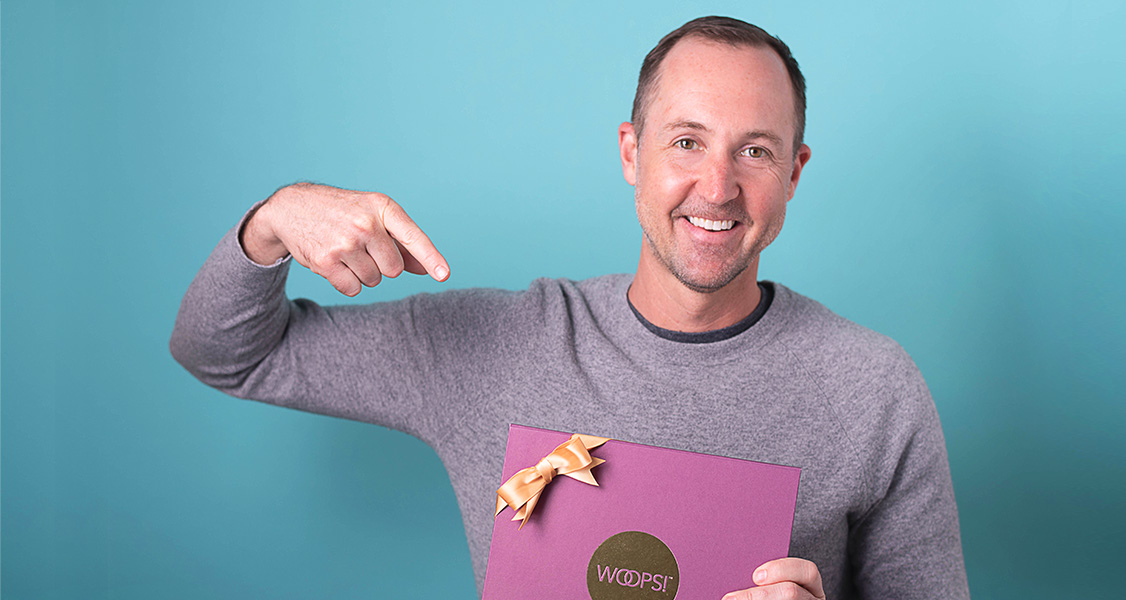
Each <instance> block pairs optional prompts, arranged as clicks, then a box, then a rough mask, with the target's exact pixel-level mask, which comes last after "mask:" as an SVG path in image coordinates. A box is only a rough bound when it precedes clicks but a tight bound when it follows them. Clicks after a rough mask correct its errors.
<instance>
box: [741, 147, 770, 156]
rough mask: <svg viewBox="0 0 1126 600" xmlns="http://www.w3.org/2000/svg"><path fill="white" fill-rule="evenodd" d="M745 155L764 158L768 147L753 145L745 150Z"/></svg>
mask: <svg viewBox="0 0 1126 600" xmlns="http://www.w3.org/2000/svg"><path fill="white" fill-rule="evenodd" d="M743 155H744V156H749V157H751V158H763V157H765V156H766V149H765V148H760V147H758V146H751V147H750V148H747V149H745V150H743Z"/></svg>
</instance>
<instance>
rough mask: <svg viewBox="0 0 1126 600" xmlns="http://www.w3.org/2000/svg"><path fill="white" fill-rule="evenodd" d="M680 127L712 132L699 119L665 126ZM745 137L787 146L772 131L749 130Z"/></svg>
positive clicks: (674, 129) (669, 128) (674, 122)
mask: <svg viewBox="0 0 1126 600" xmlns="http://www.w3.org/2000/svg"><path fill="white" fill-rule="evenodd" d="M678 129H695V130H697V131H703V132H706V133H710V132H711V130H710V129H708V126H707V125H704V124H703V123H700V122H697V121H687V120H683V121H673V122H672V123H669V124H668V125H666V126H665V130H666V131H676V130H678ZM743 138H744V139H748V140H767V141H769V142H772V143H773V144H774V145H776V146H778V147H785V145H786V142H785V141H784V140H783V139H782V137H781V136H779V135H778V134H776V133H774V132H771V131H762V130H755V131H748V132H747V133H744V134H743Z"/></svg>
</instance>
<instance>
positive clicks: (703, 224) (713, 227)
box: [688, 217, 735, 231]
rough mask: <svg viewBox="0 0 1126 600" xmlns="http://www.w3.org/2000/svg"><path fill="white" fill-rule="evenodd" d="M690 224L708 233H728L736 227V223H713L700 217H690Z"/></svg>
mask: <svg viewBox="0 0 1126 600" xmlns="http://www.w3.org/2000/svg"><path fill="white" fill-rule="evenodd" d="M688 222H689V223H691V224H693V225H695V226H696V227H700V228H702V229H707V230H708V231H727V230H728V229H731V228H732V227H734V226H735V221H711V220H708V219H701V218H700V217H688Z"/></svg>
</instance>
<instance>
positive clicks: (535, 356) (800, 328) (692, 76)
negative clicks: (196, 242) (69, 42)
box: [171, 17, 968, 600]
mask: <svg viewBox="0 0 1126 600" xmlns="http://www.w3.org/2000/svg"><path fill="white" fill-rule="evenodd" d="M804 120H805V83H804V79H803V78H802V75H801V72H800V70H799V69H798V65H797V62H796V61H795V60H794V59H793V58H792V56H791V55H790V51H789V49H788V48H787V47H786V46H785V44H783V43H782V42H780V41H779V40H777V39H776V38H773V37H772V36H770V35H769V34H767V33H766V32H764V31H762V30H761V29H759V28H757V27H754V26H753V25H749V24H747V23H744V22H742V21H737V20H734V19H728V18H721V17H706V18H702V19H697V20H695V21H692V22H690V23H687V24H686V25H684V26H683V27H681V28H680V29H678V30H676V31H674V32H673V33H671V34H669V35H668V36H666V37H665V38H664V39H663V40H662V41H661V42H660V43H659V44H658V45H657V47H655V48H654V49H653V51H652V52H650V53H649V55H648V56H647V57H646V59H645V62H644V64H643V66H642V71H641V77H640V78H639V83H638V90H637V95H636V97H635V101H634V110H633V115H632V120H631V122H629V123H623V124H622V125H621V126H620V127H619V129H618V140H619V146H620V153H621V163H622V170H623V174H624V176H625V178H626V180H627V181H628V182H629V183H630V184H631V185H633V186H634V187H635V202H636V205H637V215H638V220H639V221H640V223H641V227H642V231H643V232H644V237H643V239H642V248H641V256H640V260H639V261H638V268H637V272H636V274H634V275H632V276H631V275H607V276H603V277H597V278H594V279H589V280H585V281H579V282H574V281H568V280H547V279H540V280H537V281H535V282H533V283H532V284H531V286H530V287H529V288H528V289H527V290H525V291H523V292H505V291H498V290H460V291H451V292H446V293H443V294H434V295H421V296H415V297H411V298H407V299H405V300H401V301H397V302H386V303H375V304H370V305H366V306H347V307H322V306H319V305H317V304H314V303H312V302H309V301H306V300H297V301H291V300H288V299H287V298H286V297H285V277H286V273H287V270H288V268H289V265H290V262H291V261H290V260H289V258H290V257H292V258H293V259H294V260H296V261H297V262H298V263H300V264H302V265H305V266H307V267H309V268H311V269H312V270H313V271H315V272H317V273H319V274H320V275H322V276H324V277H325V278H327V279H328V280H329V281H330V282H331V283H332V284H333V285H334V286H335V287H336V288H337V289H338V290H340V291H341V292H343V293H345V294H348V295H355V294H357V293H359V291H360V290H361V288H362V286H369V287H370V286H375V285H376V284H378V283H379V282H380V280H381V279H382V277H384V276H387V277H396V276H398V275H399V274H400V273H402V272H403V271H404V270H407V271H410V272H414V273H428V274H430V276H432V277H434V278H435V279H437V280H439V281H442V280H445V279H446V278H447V277H448V276H449V266H448V264H447V263H446V260H445V259H444V258H443V257H442V255H441V254H440V253H439V252H438V250H437V249H436V248H435V246H434V245H433V244H432V243H431V242H430V240H429V238H427V236H426V235H425V234H424V233H423V232H422V230H421V229H419V228H418V226H417V225H415V224H414V223H413V221H411V219H410V218H409V217H408V216H407V214H406V212H404V211H403V209H402V208H401V207H400V206H399V205H398V204H396V203H395V202H394V201H393V200H391V199H390V198H388V197H387V196H385V195H383V194H379V193H368V192H355V191H349V190H342V189H337V188H332V187H328V186H320V185H312V184H296V185H293V186H288V187H285V188H283V189H281V190H279V191H277V192H276V193H275V194H274V195H273V196H271V197H270V198H269V199H268V200H267V201H265V202H264V203H260V204H259V205H256V206H255V207H253V208H252V209H251V211H250V212H249V213H248V215H247V217H245V218H244V219H243V221H242V222H241V223H240V224H239V225H238V226H236V227H234V228H233V229H232V230H231V231H230V232H228V234H227V235H226V236H225V237H224V238H223V240H222V241H220V243H219V245H218V247H216V249H215V251H214V252H213V253H212V255H211V257H210V258H209V259H208V261H207V263H206V264H205V265H204V267H203V268H202V269H201V271H200V273H199V275H197V277H196V279H195V281H193V283H192V285H191V287H190V288H189V289H188V292H187V294H186V295H185V297H184V301H183V303H182V304H181V309H180V314H179V316H178V318H177V322H176V328H175V331H174V332H173V338H172V343H171V346H172V351H173V354H174V355H175V357H176V358H177V360H179V361H180V362H181V364H183V365H184V366H185V367H186V368H188V369H189V370H190V371H191V372H192V373H193V374H195V375H196V376H197V377H199V378H200V379H201V380H203V381H204V382H206V383H208V384H209V385H213V386H215V387H217V388H219V389H222V390H224V391H226V392H228V393H230V394H233V395H235V396H238V397H242V398H252V399H255V400H260V401H264V402H270V403H274V404H278V405H282V406H288V407H292V408H298V409H301V410H307V411H311V412H318V413H323V414H329V415H334V416H339V417H344V418H350V419H356V420H361V421H366V422H370V423H378V424H381V425H386V426H389V427H394V428H396V429H400V430H402V431H406V432H408V433H410V434H412V435H415V436H417V437H419V438H420V439H422V440H424V441H425V442H426V443H427V444H429V445H430V446H431V447H433V448H434V449H435V451H436V452H437V453H438V454H439V456H440V457H441V458H442V460H443V463H444V464H445V465H446V467H447V469H448V470H449V474H450V481H451V483H452V484H453V487H454V490H455V492H456V494H457V497H458V502H459V506H460V508H461V511H462V516H463V520H464V522H465V527H466V533H467V537H468V540H469V544H470V550H471V552H472V555H473V564H474V568H475V572H476V575H477V583H478V586H480V585H481V583H482V581H483V577H484V572H485V561H486V558H487V554H488V545H489V536H490V532H491V529H492V522H493V507H494V506H495V503H494V499H495V490H496V488H497V486H498V483H499V482H498V481H497V477H498V474H499V473H500V471H501V464H502V462H503V455H504V448H505V436H506V434H507V430H508V426H509V424H510V423H521V424H527V425H535V426H539V427H544V428H549V429H556V430H562V431H579V432H584V433H591V434H597V435H600V436H607V437H612V438H617V439H622V440H630V441H634V442H639V443H644V444H652V445H659V446H666V447H673V448H679V449H684V450H690V451H696V452H705V453H709V454H719V455H724V456H732V457H737V458H744V459H751V460H757V461H764V462H772V463H779V464H786V465H794V466H799V467H801V468H802V481H801V485H800V488H799V492H798V502H797V507H796V513H795V517H794V525H793V536H792V542H791V546H790V557H789V558H783V559H779V560H775V561H771V562H768V563H766V564H765V565H761V566H759V567H757V568H756V569H754V570H753V571H751V572H748V573H747V574H746V582H747V589H744V590H732V591H731V593H730V594H728V595H727V596H726V598H727V599H728V600H736V599H748V598H755V599H766V598H825V597H829V598H898V599H904V598H934V597H942V598H964V597H968V588H967V585H966V578H965V570H964V565H963V560H962V551H961V542H960V538H959V532H958V519H957V510H956V507H955V503H954V495H953V490H952V487H951V482H950V473H949V467H948V464H947V459H946V449H945V445H944V441H943V436H942V430H941V427H940V425H939V421H938V415H937V413H936V411H935V407H934V403H933V401H932V400H931V397H930V394H929V392H928V391H927V388H926V385H925V383H924V382H923V380H922V377H921V376H920V375H919V373H918V370H917V369H916V368H915V365H914V363H913V362H912V361H911V359H910V358H909V357H908V356H907V355H906V354H905V353H904V352H903V350H902V349H901V348H900V347H899V346H898V345H897V344H896V343H895V342H894V341H892V340H890V339H888V338H886V337H883V336H881V335H879V334H876V333H874V332H871V331H869V330H867V329H864V328H862V327H860V326H858V325H856V324H853V323H850V322H848V321H847V320H845V319H842V318H841V317H838V316H837V315H835V314H833V313H832V312H830V311H829V310H828V309H826V308H825V307H823V306H821V305H820V304H818V303H816V302H814V301H813V300H810V299H808V298H805V297H803V296H801V295H800V294H797V293H795V292H793V291H791V290H789V289H788V288H786V287H785V286H783V285H781V284H778V283H772V282H765V281H763V282H760V281H758V264H759V258H760V254H761V252H762V250H763V249H764V248H766V247H767V246H768V245H769V244H770V243H771V242H772V241H773V240H774V238H775V237H776V236H777V235H778V234H779V232H780V231H781V229H782V224H783V221H784V219H785V214H786V205H787V202H789V201H790V199H791V198H793V196H794V192H795V189H796V188H797V185H798V181H799V179H800V177H801V174H802V169H803V168H804V167H805V165H806V163H807V162H808V161H809V158H810V150H809V148H808V147H807V146H806V145H805V144H804V143H803V142H802V136H803V129H804ZM702 382H706V384H702ZM752 586H754V587H752Z"/></svg>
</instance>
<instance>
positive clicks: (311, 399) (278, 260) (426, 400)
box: [170, 184, 453, 437]
mask: <svg viewBox="0 0 1126 600" xmlns="http://www.w3.org/2000/svg"><path fill="white" fill-rule="evenodd" d="M384 223H390V225H388V227H390V231H389V230H388V229H386V228H383V224H384ZM240 231H241V233H242V234H243V235H242V237H243V241H244V243H245V245H246V249H247V252H246V253H244V251H243V246H242V244H240V243H239V240H238V237H239V236H238V234H239V232H240ZM360 249H362V250H360ZM361 253H363V254H366V256H367V258H366V261H365V259H364V258H363V256H360V254H361ZM287 254H292V255H293V257H294V258H295V259H296V260H298V261H299V262H302V261H304V263H306V264H309V265H311V266H312V267H313V269H314V271H317V272H319V273H320V274H322V275H324V276H325V277H326V278H328V279H329V280H330V281H331V282H332V283H333V284H334V286H336V287H337V288H338V289H341V290H342V291H344V292H350V293H352V294H355V293H358V291H359V289H360V282H363V283H364V284H366V285H374V284H376V283H378V281H379V279H380V278H381V277H382V276H383V275H387V276H393V275H398V273H400V272H401V271H402V270H403V269H404V268H406V269H415V270H417V271H422V272H427V270H426V269H422V268H421V265H422V264H428V265H429V267H428V269H429V270H430V271H433V273H432V274H433V275H435V276H437V277H439V278H443V279H444V278H445V277H447V276H448V274H449V270H448V266H446V262H445V260H444V259H443V258H442V257H441V254H439V253H438V252H437V250H436V249H435V248H434V247H433V245H432V244H431V243H430V241H429V239H427V238H426V236H425V235H424V234H422V232H421V230H420V229H418V227H417V225H414V223H413V222H412V221H410V219H409V217H407V216H406V214H405V213H404V212H403V211H402V209H401V208H399V207H398V205H397V204H394V202H392V201H391V200H390V198H387V197H386V196H383V195H382V194H367V193H363V192H350V191H347V190H338V189H336V188H329V187H327V186H315V185H312V184H298V185H296V186H289V187H287V188H283V189H282V190H279V191H278V192H277V193H275V194H274V195H273V196H272V197H271V198H270V199H269V200H267V201H266V202H265V203H264V204H262V205H260V206H259V207H258V209H257V210H256V211H253V212H252V213H251V215H250V216H249V217H247V218H246V219H244V223H243V224H241V226H240V227H236V228H235V229H233V230H232V231H230V232H228V234H227V235H226V236H224V238H223V239H222V241H220V243H219V245H218V246H217V247H216V248H215V251H214V252H213V253H212V254H211V256H210V257H209V258H208V260H207V262H206V263H205V264H204V266H203V268H201V269H200V271H199V273H198V274H197V275H196V277H195V279H194V280H193V282H192V284H191V286H190V287H189V288H188V291H187V292H186V293H185V295H184V299H183V301H182V303H181V305H180V311H179V314H178V315H177V319H176V326H175V328H174V330H173V334H172V339H171V342H170V347H171V350H172V354H173V356H174V357H175V358H176V360H177V361H179V362H180V363H181V364H182V365H183V366H184V367H185V368H186V369H188V371H190V372H191V373H192V374H193V375H195V376H196V377H197V378H199V379H200V380H201V381H203V382H204V383H206V384H208V385H211V386H212V387H215V388H217V389H220V390H222V391H224V392H227V393H229V394H231V395H234V396H237V397H241V398H250V399H255V400H260V401H264V402H269V403H273V404H279V405H283V406H288V407H292V408H297V409H301V410H307V411H310V412H317V413H322V414H329V415H333V416H340V417H345V418H350V419H356V420H362V421H368V422H378V423H381V424H384V425H387V426H389V427H395V428H397V429H401V430H404V431H408V432H409V433H413V434H415V435H419V436H420V437H425V435H426V432H424V431H419V430H418V429H419V427H420V425H418V423H408V422H406V421H407V419H406V415H410V414H416V415H417V414H420V413H422V414H426V413H433V408H434V407H432V406H430V403H431V400H430V398H431V394H429V393H428V390H430V389H432V385H433V383H434V382H433V378H434V377H435V376H436V375H440V373H441V371H440V370H439V369H436V368H435V364H436V362H437V361H440V360H443V358H442V356H440V355H438V354H435V353H434V352H430V351H428V350H427V348H431V349H432V348H433V347H434V345H433V344H431V343H430V340H428V339H427V338H426V336H427V333H426V330H425V328H424V327H420V322H422V321H425V318H424V317H423V316H420V315H425V314H426V313H431V314H434V313H435V309H434V308H433V307H432V306H430V305H427V306H426V307H425V308H422V307H421V301H418V300H414V299H407V300H402V301H397V302H391V303H382V304H377V305H370V306H363V307H359V306H342V307H322V306H320V305H317V304H316V303H313V302H310V301H307V300H297V301H290V300H288V299H287V298H286V297H285V282H286V276H287V273H288V269H289V265H290V262H289V261H288V260H283V258H284V257H285V256H286V255H287ZM249 255H252V256H249ZM377 256H378V258H377ZM396 256H397V257H398V258H399V262H397V263H396V262H395V257H396ZM357 272H359V273H357ZM439 273H441V275H438V274H439ZM349 277H352V279H349ZM350 284H351V285H352V287H349V285H350ZM447 305H449V303H446V304H444V305H443V306H447ZM451 310H453V309H452V308H451ZM443 317H444V315H443V314H442V313H441V311H440V310H439V311H438V312H437V314H434V318H435V319H442V318H443ZM427 422H428V423H431V424H436V422H435V419H434V417H433V414H431V416H430V417H429V418H428V420H427Z"/></svg>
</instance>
